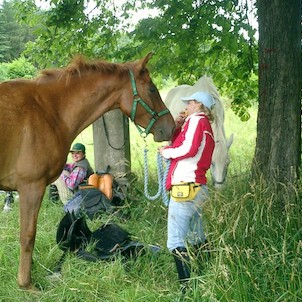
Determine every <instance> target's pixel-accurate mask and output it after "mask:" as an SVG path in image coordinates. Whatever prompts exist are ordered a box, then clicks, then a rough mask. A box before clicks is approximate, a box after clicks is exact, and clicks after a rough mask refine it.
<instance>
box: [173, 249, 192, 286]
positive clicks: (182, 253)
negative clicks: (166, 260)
mask: <svg viewBox="0 0 302 302" xmlns="http://www.w3.org/2000/svg"><path fill="white" fill-rule="evenodd" d="M172 254H173V257H174V261H175V264H176V269H177V273H178V279H179V281H180V283H181V286H182V289H183V291H185V287H186V283H187V281H188V280H189V279H190V276H191V265H190V257H189V255H188V252H187V249H186V248H185V247H178V248H176V249H174V250H173V251H172Z"/></svg>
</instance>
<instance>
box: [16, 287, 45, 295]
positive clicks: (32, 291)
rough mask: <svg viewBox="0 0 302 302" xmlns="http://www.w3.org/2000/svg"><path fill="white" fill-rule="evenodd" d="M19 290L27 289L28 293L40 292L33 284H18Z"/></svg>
mask: <svg viewBox="0 0 302 302" xmlns="http://www.w3.org/2000/svg"><path fill="white" fill-rule="evenodd" d="M20 290H22V291H27V292H30V293H36V294H38V293H41V290H40V289H39V288H37V287H35V286H34V285H30V286H28V287H22V286H20Z"/></svg>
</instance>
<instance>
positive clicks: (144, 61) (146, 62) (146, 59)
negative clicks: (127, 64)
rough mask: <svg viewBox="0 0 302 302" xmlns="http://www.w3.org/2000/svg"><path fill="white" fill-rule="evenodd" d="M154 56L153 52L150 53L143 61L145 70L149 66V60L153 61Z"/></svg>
mask: <svg viewBox="0 0 302 302" xmlns="http://www.w3.org/2000/svg"><path fill="white" fill-rule="evenodd" d="M152 56H153V52H152V51H151V52H149V53H148V54H147V55H146V56H145V58H144V59H143V60H142V69H144V68H145V67H146V65H147V64H148V62H149V60H150V59H151V57H152Z"/></svg>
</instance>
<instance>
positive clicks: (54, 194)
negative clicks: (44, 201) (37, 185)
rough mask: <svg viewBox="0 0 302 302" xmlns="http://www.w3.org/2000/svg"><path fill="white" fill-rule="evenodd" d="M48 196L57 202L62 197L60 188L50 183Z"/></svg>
mask: <svg viewBox="0 0 302 302" xmlns="http://www.w3.org/2000/svg"><path fill="white" fill-rule="evenodd" d="M48 198H49V200H50V201H52V202H56V201H58V200H59V199H60V197H59V192H58V189H57V187H56V186H55V185H49V195H48Z"/></svg>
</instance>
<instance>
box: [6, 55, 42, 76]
mask: <svg viewBox="0 0 302 302" xmlns="http://www.w3.org/2000/svg"><path fill="white" fill-rule="evenodd" d="M5 66H6V78H7V79H16V78H27V79H30V78H33V77H34V76H35V75H36V74H37V69H36V68H35V67H34V66H33V65H32V64H31V63H30V62H28V60H26V59H25V58H24V57H20V58H19V59H16V60H13V61H12V62H11V63H6V64H5Z"/></svg>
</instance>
